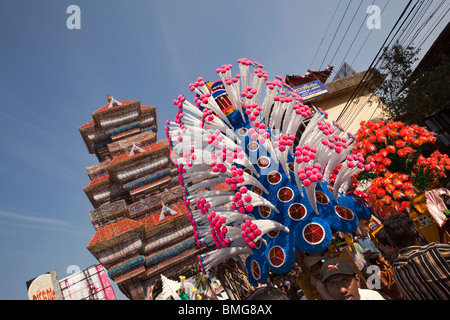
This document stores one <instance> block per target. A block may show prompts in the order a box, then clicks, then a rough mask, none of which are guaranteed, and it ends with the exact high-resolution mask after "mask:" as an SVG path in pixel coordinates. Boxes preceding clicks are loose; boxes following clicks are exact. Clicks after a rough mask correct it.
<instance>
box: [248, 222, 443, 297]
mask: <svg viewBox="0 0 450 320" xmlns="http://www.w3.org/2000/svg"><path fill="white" fill-rule="evenodd" d="M375 239H376V241H377V242H378V243H377V246H375V245H374V243H373V242H372V241H371V240H370V238H368V237H364V238H360V239H355V241H354V242H353V243H352V244H351V246H349V245H346V246H341V247H340V249H339V251H340V252H339V253H338V254H336V253H330V252H328V251H327V252H326V253H323V254H305V253H302V252H300V251H297V252H296V254H297V257H296V258H297V259H296V261H297V262H296V265H295V267H294V268H293V270H292V271H291V272H289V273H288V274H284V275H276V274H273V275H271V276H270V277H269V281H268V285H267V286H265V287H262V288H258V289H257V290H255V292H253V293H252V295H251V296H250V297H248V299H255V300H270V299H277V300H316V299H318V300H448V299H450V244H449V243H443V242H431V243H428V242H427V241H426V240H425V239H424V238H423V237H422V236H421V235H420V233H419V232H418V230H417V228H416V226H415V224H414V221H413V220H412V219H411V218H410V217H408V216H406V215H401V214H395V215H391V216H390V217H388V218H387V219H385V220H384V221H383V227H382V229H381V230H379V231H378V232H377V233H376V234H375ZM343 251H345V252H343ZM342 253H344V254H342Z"/></svg>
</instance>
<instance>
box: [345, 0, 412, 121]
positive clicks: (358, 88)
mask: <svg viewBox="0 0 450 320" xmlns="http://www.w3.org/2000/svg"><path fill="white" fill-rule="evenodd" d="M411 3H412V0H410V1H409V2H408V4H407V5H406V7H405V9H404V10H403V12H402V13H401V15H400V17H399V18H398V19H397V21H396V22H395V24H394V26H393V27H392V29H391V31H390V32H389V34H388V36H387V37H386V39H385V41H384V42H383V44H382V46H381V48H380V49H379V50H378V53H377V54H376V55H375V58H374V59H373V60H372V63H371V64H370V66H369V68H368V69H367V70H366V72H365V74H364V76H363V78H362V79H361V80H360V82H359V84H358V86H357V87H356V89H355V90H354V92H353V94H352V95H351V97H350V99H349V100H348V101H347V103H346V104H345V106H344V108H343V109H342V111H341V113H340V114H339V116H338V118H337V121H339V120H340V119H341V118H342V116H343V115H344V114H345V112H346V110H347V108H348V107H349V105H350V103H351V102H352V101H353V99H354V98H355V97H356V95H357V93H358V92H359V90H360V88H361V85H362V83H363V82H364V81H365V80H366V77H367V76H368V75H369V73H371V71H372V66H373V65H374V63H375V61H377V59H378V56H379V55H380V53H381V51H382V50H383V48H384V47H385V44H386V42H387V41H388V39H389V38H390V36H391V34H392V33H393V32H394V30H395V28H396V27H397V25H398V24H399V23H400V21H401V20H402V18H403V16H404V15H405V13H406V11H407V10H408V8H409V6H410V5H411ZM416 5H417V3H416V4H415V5H414V7H413V9H412V10H414V8H415V6H416ZM412 10H411V12H412ZM411 12H410V13H409V14H408V16H407V17H406V19H408V17H409V15H410V14H411ZM406 19H405V21H406ZM405 21H404V22H405ZM404 22H403V23H404ZM403 23H402V25H403ZM400 28H401V26H400ZM397 33H398V31H397V32H396V34H397ZM394 37H395V35H394ZM391 41H392V40H391Z"/></svg>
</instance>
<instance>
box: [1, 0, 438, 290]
mask: <svg viewBox="0 0 450 320" xmlns="http://www.w3.org/2000/svg"><path fill="white" fill-rule="evenodd" d="M360 2H361V1H359V0H354V1H353V0H352V1H351V4H350V5H349V7H348V9H347V11H348V13H347V15H346V16H345V18H344V19H343V22H342V25H341V28H340V29H339V32H336V30H338V29H337V26H338V23H339V20H340V19H341V18H342V16H343V12H344V9H345V8H346V7H347V4H348V1H347V0H345V1H342V2H341V3H340V5H339V7H338V8H337V4H338V2H337V1H335V0H317V1H303V0H292V1H283V0H277V1H266V0H243V1H241V0H227V1H223V0H190V1H177V0H167V1H162V0H160V1H148V0H146V1H143V0H129V1H125V0H114V1H103V0H102V1H101V0H96V1H87V0H71V1H66V0H58V1H48V0H39V1H12V0H10V1H7V0H3V1H1V2H0V40H1V48H0V97H1V99H2V101H1V103H0V150H1V151H0V152H1V162H0V181H1V184H0V188H1V190H0V191H1V197H0V243H1V244H0V257H1V258H0V259H1V260H0V261H1V263H0V283H1V284H2V285H1V287H2V290H1V291H0V299H28V297H27V291H26V285H25V283H26V281H27V280H30V279H32V278H34V277H36V276H39V275H41V274H42V273H45V272H48V271H50V270H53V269H56V270H57V273H58V276H59V278H64V277H66V276H68V275H69V274H68V273H67V269H68V268H69V267H70V266H72V265H77V266H79V267H80V268H86V267H88V266H90V265H93V264H96V263H98V262H97V260H96V259H95V258H94V257H93V256H92V255H91V254H90V253H89V251H88V250H87V249H86V245H87V243H88V242H89V240H90V239H91V237H92V236H93V235H94V233H95V230H94V228H93V226H92V225H91V223H90V219H89V214H88V212H89V211H90V210H92V209H93V208H92V205H91V204H90V202H89V200H88V198H87V197H86V195H85V194H84V191H83V188H84V187H85V186H86V185H87V184H88V183H89V181H90V180H89V177H88V175H87V173H86V170H85V168H86V166H89V165H92V164H95V163H97V162H98V161H97V158H96V157H95V155H91V154H89V153H88V151H87V148H86V146H85V145H84V142H83V140H82V138H81V135H80V133H79V131H78V128H79V127H80V126H81V125H83V124H84V123H86V122H87V121H89V120H90V119H91V114H92V113H93V112H94V111H95V110H96V109H98V108H99V107H101V106H103V105H104V104H106V102H107V95H108V94H111V95H112V96H113V97H114V98H116V99H118V100H140V101H141V105H152V106H156V107H157V119H158V127H159V132H158V139H163V138H164V125H165V121H166V120H167V119H174V116H175V114H176V108H175V107H174V106H173V105H172V100H173V99H174V98H175V97H177V96H178V94H180V93H183V94H185V95H186V96H187V97H188V98H190V97H191V96H190V91H189V88H188V84H189V83H190V82H193V81H195V80H196V79H197V77H199V76H203V77H204V78H205V79H207V80H212V81H215V80H217V77H216V74H215V70H216V68H217V67H219V66H221V65H222V64H229V63H231V64H233V66H234V67H235V68H236V70H237V65H236V60H237V59H238V58H248V59H250V60H253V61H258V62H260V63H261V64H263V65H264V67H265V70H266V71H267V73H268V74H269V78H270V79H273V78H274V77H275V75H281V76H282V77H283V78H284V77H285V75H286V74H300V75H303V74H304V73H305V72H306V71H307V69H308V68H310V69H314V70H317V69H318V68H319V67H320V64H321V62H322V61H324V65H322V68H324V67H326V65H328V64H331V65H334V66H335V68H336V69H335V71H337V69H338V68H339V66H340V64H341V63H342V62H343V61H342V60H343V57H344V55H345V54H346V52H347V51H348V55H347V58H346V61H348V62H351V61H353V60H354V63H353V64H352V67H353V68H354V69H355V70H356V71H358V72H359V71H363V70H365V69H367V67H368V66H369V65H370V63H371V62H372V59H373V58H374V57H375V54H376V53H377V52H378V50H379V48H380V46H381V45H382V43H383V41H384V40H385V38H386V36H387V34H388V33H389V32H390V30H391V28H392V26H393V25H394V23H395V21H396V20H397V18H398V17H399V15H400V13H401V12H402V11H403V9H404V7H405V5H406V3H407V1H404V0H402V1H400V0H397V1H390V2H389V3H388V5H387V7H386V10H385V11H384V13H383V14H382V15H381V28H380V29H374V30H372V32H371V34H370V37H369V38H368V41H367V42H366V45H365V46H364V48H363V49H362V50H361V51H360V53H359V55H357V56H356V54H357V51H358V49H359V48H360V47H361V44H362V43H363V41H364V39H365V38H366V36H367V35H368V34H369V31H370V30H369V29H368V28H367V26H366V25H365V22H364V21H365V19H367V17H368V15H367V14H366V9H367V7H368V6H369V5H371V4H372V2H373V0H364V1H362V3H361V5H360ZM386 2H387V0H376V1H375V4H377V5H379V7H381V8H383V7H384V6H385V4H386ZM72 4H75V5H78V6H79V7H80V9H81V29H79V30H76V29H75V30H70V29H68V28H67V26H66V20H67V19H68V18H69V16H70V14H68V13H66V10H67V7H68V6H69V5H72ZM359 5H360V7H359V10H356V9H357V8H358V6H359ZM336 8H337V10H336ZM353 16H355V19H354V21H353V24H352V25H350V21H351V20H352V17H353ZM330 21H331V22H330ZM363 22H364V25H363V26H362V28H361V29H360V33H359V34H358V36H357V37H356V38H355V36H356V34H357V31H358V28H359V27H360V25H361V24H362V23H363ZM329 25H330V28H329V29H328V32H327V33H326V32H325V31H326V30H327V27H328V26H329ZM348 26H350V27H349V31H348V34H347V36H346V37H345V38H343V34H344V31H345V30H346V29H347V27H348ZM437 30H442V27H440V28H439V27H438V28H437ZM335 33H336V38H335V41H334V42H333V43H332V46H331V47H330V44H331V39H332V37H333V35H334V34H335ZM342 39H343V42H342V45H341V46H340V47H339V50H337V48H338V45H339V43H340V42H341V40H342ZM353 39H355V42H354V46H353V47H352V48H350V50H349V45H350V43H351V42H352V40H353ZM321 42H322V44H321ZM328 48H330V50H329V54H328V57H327V58H326V59H325V53H326V52H327V50H328ZM316 52H317V55H316V56H315V54H316ZM333 56H335V59H334V60H333V61H331V58H332V57H333ZM314 57H315V58H314ZM311 62H313V63H312V64H311ZM237 72H238V71H234V72H233V74H235V73H237ZM332 77H334V74H333V75H332ZM191 101H192V98H191ZM115 291H116V294H117V295H118V296H119V298H123V297H124V296H123V295H122V294H120V293H119V290H118V289H117V287H116V290H115Z"/></svg>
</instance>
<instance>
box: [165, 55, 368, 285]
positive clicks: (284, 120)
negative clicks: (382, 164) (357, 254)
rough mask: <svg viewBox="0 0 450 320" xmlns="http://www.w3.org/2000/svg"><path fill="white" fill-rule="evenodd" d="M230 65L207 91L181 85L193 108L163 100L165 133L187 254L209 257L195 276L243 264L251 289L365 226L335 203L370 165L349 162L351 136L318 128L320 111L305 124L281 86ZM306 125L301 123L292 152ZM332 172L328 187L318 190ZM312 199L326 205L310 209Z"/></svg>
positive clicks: (344, 201) (358, 210)
mask: <svg viewBox="0 0 450 320" xmlns="http://www.w3.org/2000/svg"><path fill="white" fill-rule="evenodd" d="M237 62H238V65H239V74H236V75H234V76H233V74H232V66H231V65H223V66H222V67H220V68H217V70H216V71H217V74H218V77H219V78H220V79H219V80H217V81H216V82H214V83H213V84H211V83H209V82H205V81H204V80H203V78H202V77H199V78H198V79H197V81H195V82H193V83H191V84H189V88H190V90H191V91H192V92H193V93H194V99H193V101H194V102H193V103H191V102H189V101H188V100H187V99H186V98H185V97H184V96H183V95H179V96H178V98H177V99H175V100H174V101H173V103H174V105H175V106H176V107H178V112H177V115H176V118H175V120H174V121H167V126H166V134H167V137H168V139H169V141H170V144H171V148H172V150H174V151H175V152H176V154H177V155H178V158H177V159H176V160H175V161H174V162H175V165H176V167H177V170H178V172H179V181H180V183H181V184H182V185H183V186H184V187H185V190H186V196H185V197H184V201H185V204H186V207H187V208H188V209H189V214H188V216H189V219H190V221H191V225H192V227H193V230H194V236H195V239H196V241H197V245H198V246H206V247H209V248H212V250H210V251H209V252H208V253H206V254H203V255H200V256H199V257H198V258H199V263H200V265H201V267H202V270H203V272H207V271H208V270H210V269H211V268H214V267H215V266H217V265H218V264H219V263H221V262H222V261H225V260H226V259H228V258H230V257H235V256H237V255H248V256H247V258H246V267H247V274H248V278H249V281H250V283H252V284H253V285H257V284H258V283H262V284H263V283H265V282H266V280H267V276H268V274H269V270H272V271H273V272H275V273H285V272H287V271H289V270H290V269H291V268H292V267H293V266H294V263H295V248H297V249H299V250H301V251H303V252H308V253H318V252H323V251H324V250H326V249H327V247H328V246H329V244H330V242H331V239H332V230H336V231H341V232H354V231H355V230H356V228H357V226H358V219H365V220H367V219H369V218H370V215H371V213H370V208H368V207H366V206H364V205H362V204H360V203H359V202H358V201H356V200H355V199H354V196H353V195H352V196H346V195H345V194H346V192H347V188H348V186H349V185H350V184H349V183H348V182H349V181H350V179H351V177H352V176H353V175H355V174H357V173H358V172H361V171H363V170H371V166H373V165H374V164H373V163H372V164H367V163H365V160H364V158H363V156H362V155H361V154H352V153H351V150H352V149H351V144H352V143H353V141H354V137H353V136H351V135H348V137H347V138H346V137H345V134H344V132H343V129H342V127H341V126H339V124H337V123H336V122H333V123H329V122H327V113H326V112H324V111H322V110H320V108H319V111H318V112H316V113H315V114H314V115H312V118H311V117H310V116H311V110H310V108H309V107H308V106H307V105H305V104H303V103H302V99H301V97H300V96H299V95H298V94H296V93H295V92H294V91H293V90H292V88H291V87H290V86H288V85H287V84H286V83H285V82H284V80H283V78H282V77H280V76H276V77H275V79H274V80H272V81H269V80H268V75H267V73H266V72H265V71H263V66H262V65H261V64H259V63H257V62H252V61H250V60H248V59H238V60H237ZM217 90H222V91H224V92H216V91H217ZM215 92H216V93H215ZM214 93H215V94H214ZM224 95H226V99H224ZM214 96H216V97H217V98H218V97H219V96H220V97H221V100H220V103H218V102H219V101H217V102H216V101H215V99H214V98H213V97H214ZM223 101H229V105H225V106H224V105H223ZM306 118H311V120H310V122H309V124H308V125H307V126H306V129H305V131H304V133H303V134H302V136H301V137H300V140H299V143H298V144H296V142H295V141H296V135H297V134H298V129H299V127H300V126H301V125H302V124H303V122H304V121H305V119H306ZM340 163H343V166H342V169H341V170H340V172H339V173H338V176H337V177H336V182H335V184H334V186H333V187H332V186H331V185H330V184H329V183H328V181H329V178H330V175H331V172H332V171H333V169H334V168H335V167H336V166H338V165H339V164H340ZM219 185H220V187H218V186H219ZM224 186H225V187H224ZM217 187H218V188H217ZM316 192H321V193H320V195H323V194H325V195H326V196H327V198H328V199H329V200H330V201H325V202H323V203H321V202H318V201H316V196H317V195H316ZM336 206H339V210H335V208H336ZM261 213H263V215H261ZM346 213H348V214H346Z"/></svg>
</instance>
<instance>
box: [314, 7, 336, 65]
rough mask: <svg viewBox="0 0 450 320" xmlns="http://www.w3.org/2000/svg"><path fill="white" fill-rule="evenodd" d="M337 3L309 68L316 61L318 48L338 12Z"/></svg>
mask: <svg viewBox="0 0 450 320" xmlns="http://www.w3.org/2000/svg"><path fill="white" fill-rule="evenodd" d="M337 3H338V5H337V7H336V9H334V13H333V17H332V18H331V19H330V22H329V23H328V27H327V29H326V30H325V33H324V34H323V37H322V40H321V41H320V44H319V46H318V47H317V50H316V53H315V54H314V58H313V59H312V60H311V62H310V63H309V65H310V68H312V65H313V62H314V60H316V56H317V53H318V52H319V49H320V47H321V46H322V42H323V39H325V36H326V35H327V33H328V30H329V28H330V26H331V22H332V21H333V19H334V17H335V16H336V12H337V10H338V8H339V5H340V4H341V1H338V2H337Z"/></svg>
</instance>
